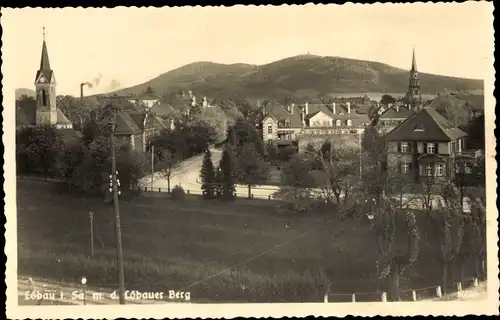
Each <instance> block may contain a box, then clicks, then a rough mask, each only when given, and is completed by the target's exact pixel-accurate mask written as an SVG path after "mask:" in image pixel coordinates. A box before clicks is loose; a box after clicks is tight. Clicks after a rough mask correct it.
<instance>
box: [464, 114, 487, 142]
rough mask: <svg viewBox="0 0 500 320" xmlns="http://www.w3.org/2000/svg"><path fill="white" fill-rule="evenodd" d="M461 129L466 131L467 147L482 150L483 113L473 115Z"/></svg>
mask: <svg viewBox="0 0 500 320" xmlns="http://www.w3.org/2000/svg"><path fill="white" fill-rule="evenodd" d="M462 129H463V130H464V131H465V132H466V133H467V145H468V147H469V148H471V149H481V150H484V147H485V144H484V132H485V131H484V114H481V115H478V116H476V117H473V118H472V120H470V121H469V122H468V123H467V124H466V125H465V126H463V128H462Z"/></svg>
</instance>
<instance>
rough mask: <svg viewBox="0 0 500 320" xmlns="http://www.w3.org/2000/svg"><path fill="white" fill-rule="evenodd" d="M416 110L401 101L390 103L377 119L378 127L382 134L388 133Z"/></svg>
mask: <svg viewBox="0 0 500 320" xmlns="http://www.w3.org/2000/svg"><path fill="white" fill-rule="evenodd" d="M413 114H414V112H413V111H412V110H410V109H409V108H408V106H407V105H403V104H402V103H400V102H396V103H395V104H390V105H389V106H388V108H387V110H385V111H383V112H382V113H381V114H380V116H379V117H378V120H377V129H378V131H379V132H380V133H381V134H386V133H388V132H390V131H391V130H392V129H394V128H395V127H397V126H398V125H400V124H401V123H402V122H403V121H405V120H406V119H407V118H408V117H410V116H411V115H413Z"/></svg>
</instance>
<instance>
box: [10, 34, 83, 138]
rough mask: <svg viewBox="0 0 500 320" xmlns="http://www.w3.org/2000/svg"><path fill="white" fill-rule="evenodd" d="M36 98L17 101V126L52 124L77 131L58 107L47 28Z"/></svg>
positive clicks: (37, 79) (37, 74) (36, 83)
mask: <svg viewBox="0 0 500 320" xmlns="http://www.w3.org/2000/svg"><path fill="white" fill-rule="evenodd" d="M34 84H35V92H36V97H35V99H32V98H27V99H22V100H17V101H16V127H17V128H20V127H24V126H35V125H52V126H55V127H56V128H57V129H59V130H61V131H64V132H66V133H70V134H71V133H73V134H74V133H75V132H74V130H73V124H72V123H71V121H69V120H68V118H67V117H66V116H65V115H64V114H63V113H62V112H61V110H60V109H59V108H58V107H57V103H56V102H57V99H56V84H57V83H56V78H55V73H54V71H53V70H52V68H51V67H50V61H49V53H48V49H47V42H46V41H45V30H44V34H43V43H42V55H41V59H40V68H39V69H38V71H37V72H36V76H35V83H34Z"/></svg>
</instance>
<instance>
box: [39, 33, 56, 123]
mask: <svg viewBox="0 0 500 320" xmlns="http://www.w3.org/2000/svg"><path fill="white" fill-rule="evenodd" d="M35 89H36V124H37V125H43V124H48V125H56V124H57V107H56V79H55V77H54V71H52V69H51V68H50V62H49V53H48V51H47V43H46V42H45V28H44V29H43V44H42V57H41V60H40V69H39V70H38V71H37V72H36V77H35Z"/></svg>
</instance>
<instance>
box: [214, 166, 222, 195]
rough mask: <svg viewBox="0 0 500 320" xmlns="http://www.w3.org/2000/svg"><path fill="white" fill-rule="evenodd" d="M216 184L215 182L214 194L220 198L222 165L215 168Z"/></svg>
mask: <svg viewBox="0 0 500 320" xmlns="http://www.w3.org/2000/svg"><path fill="white" fill-rule="evenodd" d="M214 179H215V184H214V194H215V198H217V199H220V198H221V197H222V170H221V169H220V166H218V167H217V168H215V178H214Z"/></svg>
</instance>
